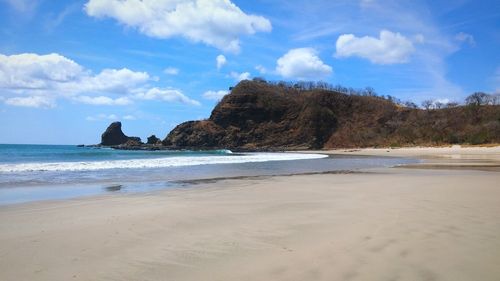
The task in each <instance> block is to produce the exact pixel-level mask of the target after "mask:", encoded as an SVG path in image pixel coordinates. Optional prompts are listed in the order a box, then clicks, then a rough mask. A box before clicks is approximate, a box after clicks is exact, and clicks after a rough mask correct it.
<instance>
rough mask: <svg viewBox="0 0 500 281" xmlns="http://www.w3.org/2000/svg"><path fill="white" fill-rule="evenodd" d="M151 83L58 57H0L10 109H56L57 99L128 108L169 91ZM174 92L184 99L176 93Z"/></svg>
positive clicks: (2, 89)
mask: <svg viewBox="0 0 500 281" xmlns="http://www.w3.org/2000/svg"><path fill="white" fill-rule="evenodd" d="M154 81H156V80H155V78H154V77H151V76H150V75H149V74H148V73H146V72H137V71H132V70H130V69H127V68H122V69H104V70H102V71H101V72H99V73H97V74H94V73H92V71H90V70H88V69H86V68H84V67H83V66H81V65H79V64H78V63H76V62H75V61H73V60H71V59H68V58H66V57H64V56H61V55H59V54H49V55H38V54H18V55H11V56H6V55H2V54H0V94H1V95H2V96H4V103H6V104H9V105H13V106H29V107H39V108H41V107H44V108H50V107H54V106H55V104H56V103H55V102H56V100H57V99H58V98H65V99H69V100H72V101H76V102H81V103H84V104H89V105H108V106H116V105H129V104H131V103H133V100H137V99H139V100H141V99H144V98H143V96H144V95H143V93H145V92H149V91H151V90H153V91H160V92H170V91H172V90H171V89H160V88H155V87H152V86H150V85H149V83H150V82H154ZM175 91H177V92H178V94H180V95H182V96H184V95H183V94H182V93H181V92H180V91H179V90H175ZM109 95H114V96H117V95H118V96H117V97H110V96H109ZM156 97H157V99H158V100H166V101H176V102H181V103H186V104H196V103H197V102H196V101H193V100H191V99H189V98H188V97H186V96H184V98H177V99H166V98H165V97H164V96H162V95H157V96H156ZM149 99H152V98H149Z"/></svg>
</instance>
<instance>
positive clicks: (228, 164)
mask: <svg viewBox="0 0 500 281" xmlns="http://www.w3.org/2000/svg"><path fill="white" fill-rule="evenodd" d="M412 162H415V160H412V159H402V158H387V157H359V156H357V157H354V156H348V157H347V156H327V155H323V154H312V153H311V154H309V153H233V152H232V151H230V150H210V151H206V150H204V151H189V150H182V151H166V150H162V151H145V150H137V151H132V150H115V149H111V148H100V147H77V146H71V145H9V144H0V204H11V203H20V202H28V201H37V200H46V199H63V198H73V197H79V196H86V195H98V194H102V193H107V192H120V193H122V192H141V191H142V192H144V191H151V190H156V189H162V188H168V187H172V186H176V185H178V183H179V182H186V181H192V180H199V179H214V178H228V177H241V176H261V175H288V174H300V173H316V172H329V171H341V170H349V171H353V170H359V169H366V168H374V167H387V166H394V165H399V164H405V163H412Z"/></svg>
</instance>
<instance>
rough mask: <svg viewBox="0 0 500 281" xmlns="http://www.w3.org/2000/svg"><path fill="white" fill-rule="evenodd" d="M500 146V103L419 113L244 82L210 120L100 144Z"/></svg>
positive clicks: (376, 100)
mask: <svg viewBox="0 0 500 281" xmlns="http://www.w3.org/2000/svg"><path fill="white" fill-rule="evenodd" d="M484 143H500V106H499V105H476V106H474V105H467V106H458V105H453V106H448V107H445V108H439V109H437V108H434V109H427V110H424V109H420V108H416V107H408V106H402V105H401V104H398V103H396V102H394V101H393V100H390V99H387V98H383V97H378V96H370V95H348V94H345V93H341V92H338V91H334V90H331V89H324V88H311V89H301V88H297V87H293V86H289V85H283V84H271V83H267V82H265V81H261V80H254V81H248V80H246V81H242V82H240V83H239V84H238V85H236V86H235V87H234V88H232V90H231V92H230V93H229V94H228V95H226V96H225V97H224V98H223V99H222V100H221V101H220V102H219V103H218V104H217V105H216V107H215V108H214V109H213V111H212V113H211V115H210V118H208V119H207V120H200V121H188V122H184V123H182V124H180V125H178V126H177V127H175V128H174V129H173V130H172V131H171V132H170V133H169V134H168V135H167V136H166V137H165V138H164V139H163V140H162V141H161V142H160V140H159V139H158V138H157V137H156V136H154V135H152V136H151V137H149V138H148V141H147V143H146V144H144V143H142V142H141V141H140V139H139V138H137V137H128V136H126V135H125V134H123V132H122V131H121V123H119V122H116V123H113V124H111V125H110V127H108V129H107V130H106V132H105V133H104V134H103V135H102V141H101V145H104V146H112V147H115V148H121V149H222V148H225V149H233V150H240V151H260V150H296V149H328V148H347V147H382V146H386V147H387V146H416V145H422V146H434V145H444V144H484Z"/></svg>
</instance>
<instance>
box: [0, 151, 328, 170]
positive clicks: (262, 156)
mask: <svg viewBox="0 0 500 281" xmlns="http://www.w3.org/2000/svg"><path fill="white" fill-rule="evenodd" d="M325 157H328V156H327V155H322V154H303V153H245V154H242V155H231V156H229V155H228V156H195V157H165V158H153V159H151V158H149V159H130V160H110V161H95V162H90V161H89V162H57V163H21V164H1V165H0V172H30V171H95V170H104V169H140V168H165V167H182V166H195V165H210V164H237V163H248V162H268V161H288V160H305V159H319V158H325Z"/></svg>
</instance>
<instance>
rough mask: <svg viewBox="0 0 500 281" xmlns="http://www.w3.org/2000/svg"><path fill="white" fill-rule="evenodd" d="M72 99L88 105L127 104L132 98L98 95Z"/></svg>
mask: <svg viewBox="0 0 500 281" xmlns="http://www.w3.org/2000/svg"><path fill="white" fill-rule="evenodd" d="M74 100H76V101H79V102H81V103H85V104H90V105H129V104H131V103H132V100H130V98H128V97H121V98H116V99H112V98H110V97H106V96H98V97H89V96H79V97H75V98H74Z"/></svg>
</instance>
